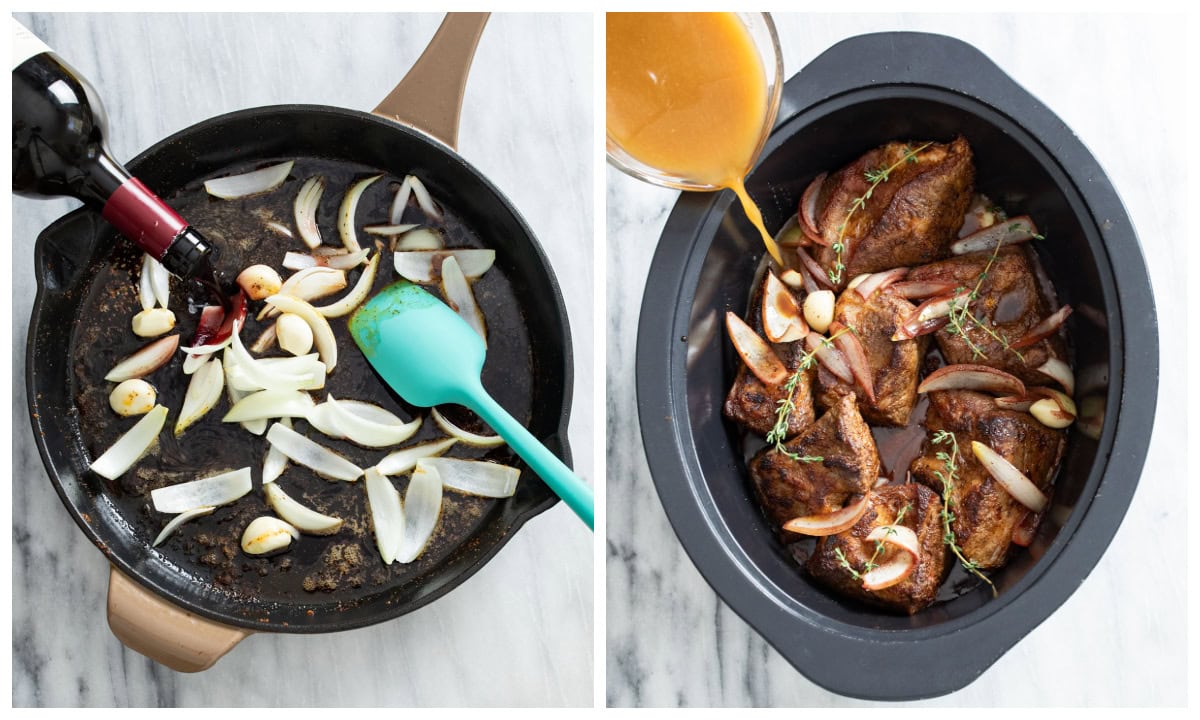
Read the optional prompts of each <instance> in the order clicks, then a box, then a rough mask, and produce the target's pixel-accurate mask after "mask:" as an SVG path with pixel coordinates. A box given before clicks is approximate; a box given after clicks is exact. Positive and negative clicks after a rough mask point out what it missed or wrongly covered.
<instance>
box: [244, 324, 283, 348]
mask: <svg viewBox="0 0 1200 720" xmlns="http://www.w3.org/2000/svg"><path fill="white" fill-rule="evenodd" d="M278 326H279V322H278V321H276V322H273V323H271V324H270V325H268V326H267V329H266V330H263V331H262V334H260V335H259V336H258V339H257V340H255V341H254V344H253V345H251V346H250V350H251V351H252V352H256V353H260V354H261V353H265V352H266V351H267V350H269V349H270V347H271V346H272V345H274V344H275V341H276V340H278V339H279V327H278Z"/></svg>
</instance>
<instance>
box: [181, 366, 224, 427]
mask: <svg viewBox="0 0 1200 720" xmlns="http://www.w3.org/2000/svg"><path fill="white" fill-rule="evenodd" d="M210 357H212V356H211V355H205V356H204V358H205V360H206V362H205V363H204V364H203V365H201V366H200V369H199V370H197V371H196V373H195V374H194V375H192V381H191V382H189V383H188V388H187V393H186V394H185V395H184V396H183V408H181V409H180V411H179V418H178V419H177V420H176V421H175V437H179V436H180V435H182V434H183V432H184V431H185V430H187V429H188V428H189V427H191V426H192V425H193V424H194V423H195V422H196V421H197V420H199V419H200V418H202V417H204V416H205V415H207V414H208V411H209V410H212V409H213V408H214V407H216V405H217V401H218V400H220V399H221V391H222V390H224V389H225V370H224V368H223V366H222V364H221V363H220V362H219V361H215V362H214V361H208V358H210Z"/></svg>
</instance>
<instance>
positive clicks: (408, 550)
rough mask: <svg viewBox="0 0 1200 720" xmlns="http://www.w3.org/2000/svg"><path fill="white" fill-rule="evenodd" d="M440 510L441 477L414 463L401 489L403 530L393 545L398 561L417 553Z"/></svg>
mask: <svg viewBox="0 0 1200 720" xmlns="http://www.w3.org/2000/svg"><path fill="white" fill-rule="evenodd" d="M388 484H391V481H390V480H389V481H388ZM441 512H442V479H441V477H439V476H438V471H437V470H435V469H433V468H431V467H421V466H419V465H418V466H417V467H416V468H415V469H414V470H413V473H412V478H411V479H410V480H409V482H408V490H406V491H405V493H404V532H403V533H402V534H401V536H400V544H399V546H398V547H397V548H396V560H397V561H398V562H402V563H410V562H412V561H413V560H416V559H417V558H418V557H420V555H421V553H422V552H424V551H425V546H426V545H428V544H429V539H430V538H431V537H433V530H434V528H436V527H437V522H438V516H439V515H441Z"/></svg>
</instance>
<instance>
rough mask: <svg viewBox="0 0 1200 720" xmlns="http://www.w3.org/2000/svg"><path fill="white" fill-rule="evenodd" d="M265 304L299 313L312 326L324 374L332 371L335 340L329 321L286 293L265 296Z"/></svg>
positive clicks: (284, 310) (335, 352)
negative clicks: (323, 364) (323, 366)
mask: <svg viewBox="0 0 1200 720" xmlns="http://www.w3.org/2000/svg"><path fill="white" fill-rule="evenodd" d="M267 304H268V305H270V306H272V307H274V308H275V309H276V310H279V311H280V312H289V313H294V314H296V315H299V316H300V317H301V318H303V319H304V322H306V323H308V326H309V327H311V328H312V331H313V342H314V343H315V344H316V346H317V352H318V353H319V354H320V355H321V362H323V363H325V372H326V374H328V373H331V372H333V368H334V367H336V366H337V340H336V339H335V338H334V336H333V328H331V327H329V321H328V320H326V319H325V318H324V316H322V315H321V314H320V313H319V312H317V311H316V309H315V308H313V306H312V305H309V304H308V303H306V302H304V301H303V300H300V299H298V298H294V297H290V296H288V295H272V296H271V297H269V298H267Z"/></svg>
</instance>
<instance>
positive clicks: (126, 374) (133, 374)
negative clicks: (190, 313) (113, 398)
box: [104, 335, 179, 382]
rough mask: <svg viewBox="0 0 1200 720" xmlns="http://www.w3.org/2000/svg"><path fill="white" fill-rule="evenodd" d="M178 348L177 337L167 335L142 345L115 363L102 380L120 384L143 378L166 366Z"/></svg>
mask: <svg viewBox="0 0 1200 720" xmlns="http://www.w3.org/2000/svg"><path fill="white" fill-rule="evenodd" d="M178 347H179V336H178V335H168V336H167V337H165V338H159V339H158V340H155V341H154V342H151V343H148V344H146V345H143V346H142V347H141V349H139V350H138V351H137V352H135V353H134V354H132V355H130V356H129V357H127V358H125V359H124V360H122V361H121V362H119V363H117V364H116V366H114V367H113V369H112V370H109V371H108V374H107V375H105V376H104V379H105V380H108V381H110V382H121V381H122V380H129V379H132V378H140V377H145V376H147V375H149V374H150V373H152V372H154V371H155V370H157V369H159V368H160V367H162V366H163V365H166V364H167V362H169V361H170V360H171V356H172V355H174V354H175V349H176V348H178Z"/></svg>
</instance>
